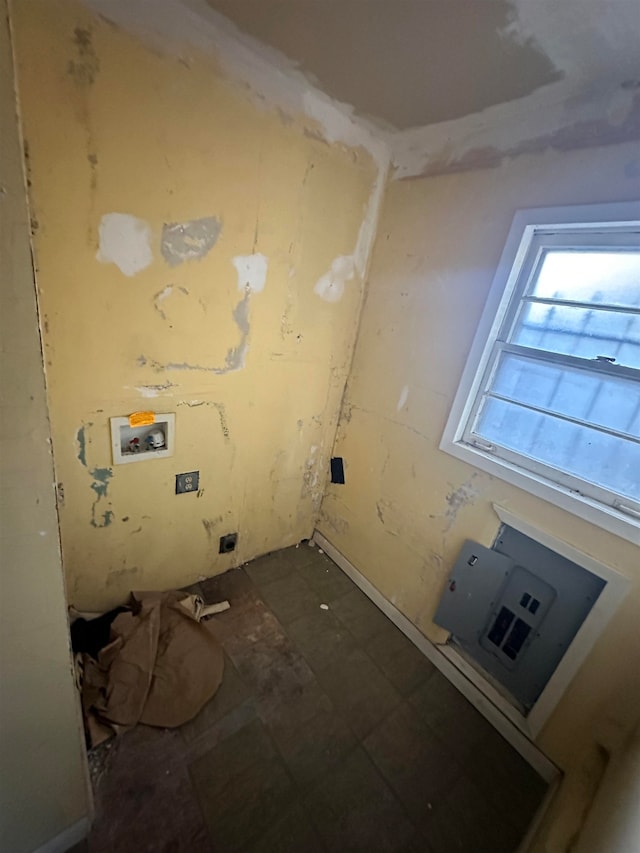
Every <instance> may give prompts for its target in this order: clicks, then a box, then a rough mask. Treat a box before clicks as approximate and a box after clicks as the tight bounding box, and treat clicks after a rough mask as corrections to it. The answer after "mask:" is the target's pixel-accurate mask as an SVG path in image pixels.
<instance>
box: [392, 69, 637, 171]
mask: <svg viewBox="0 0 640 853" xmlns="http://www.w3.org/2000/svg"><path fill="white" fill-rule="evenodd" d="M636 96H637V91H634V90H633V88H629V89H623V88H621V86H620V83H619V81H609V82H604V81H603V82H600V83H599V84H598V85H597V86H594V85H592V86H590V87H588V88H587V90H586V91H585V90H584V89H582V88H581V89H580V90H579V91H577V90H576V84H575V81H574V82H568V81H567V80H562V81H560V82H558V83H554V84H551V85H549V86H545V87H543V88H541V89H538V90H537V91H536V92H533V93H532V94H531V95H528V96H527V97H525V98H520V99H518V100H516V101H509V102H507V103H504V104H497V105H496V106H493V107H488V108H487V109H485V110H483V111H482V112H479V113H473V114H471V115H468V116H465V117H464V118H458V119H452V120H451V121H447V122H440V123H439V124H433V125H429V126H427V127H419V128H410V129H409V130H405V131H399V132H397V133H387V134H386V135H385V138H386V141H387V144H388V145H389V147H390V149H391V159H392V163H393V166H394V167H395V170H394V173H393V177H394V178H397V179H400V178H409V177H414V176H417V175H421V174H423V173H424V172H426V171H428V170H429V169H430V168H432V167H434V166H435V165H438V166H441V167H442V169H441V170H442V171H446V167H447V164H454V163H456V161H460V160H462V158H463V157H464V156H465V154H468V153H469V152H471V151H478V152H482V150H483V149H486V151H487V154H488V155H489V156H490V155H491V152H492V151H495V153H496V155H497V156H500V155H505V156H508V155H509V154H517V153H526V151H525V150H524V148H523V150H522V151H521V152H518V150H517V149H518V146H523V147H524V146H526V143H528V142H531V141H532V140H543V138H544V137H552V136H553V134H555V133H557V132H559V131H563V130H565V129H566V128H571V127H574V126H577V125H580V124H581V123H588V122H603V123H608V124H609V125H610V126H611V127H614V128H615V127H619V126H621V125H622V124H624V122H625V120H626V119H627V118H628V117H629V116H630V114H631V112H632V110H633V109H634V101H635V97H636ZM550 144H551V140H550Z"/></svg>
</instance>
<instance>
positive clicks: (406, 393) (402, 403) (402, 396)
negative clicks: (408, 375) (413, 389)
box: [396, 385, 409, 412]
mask: <svg viewBox="0 0 640 853" xmlns="http://www.w3.org/2000/svg"><path fill="white" fill-rule="evenodd" d="M408 399H409V386H408V385H405V386H404V388H403V389H402V391H401V392H400V397H399V398H398V403H397V405H396V411H397V412H399V411H400V409H402V408H403V407H404V406H405V405H406V402H407V400H408Z"/></svg>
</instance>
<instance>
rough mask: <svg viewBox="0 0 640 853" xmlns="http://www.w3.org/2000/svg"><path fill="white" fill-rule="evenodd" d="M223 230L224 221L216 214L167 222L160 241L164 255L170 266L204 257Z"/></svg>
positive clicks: (163, 227)
mask: <svg viewBox="0 0 640 853" xmlns="http://www.w3.org/2000/svg"><path fill="white" fill-rule="evenodd" d="M221 230H222V222H221V221H220V220H219V219H217V218H216V217H215V216H204V217H203V218H202V219H192V220H190V221H188V222H165V224H164V225H163V226H162V239H161V242H160V251H161V252H162V257H163V258H164V259H165V261H166V262H167V263H168V264H169V266H170V267H177V266H178V265H179V264H183V263H185V261H195V260H199V259H200V258H204V257H205V255H207V254H208V253H209V252H210V251H211V249H213V247H214V246H215V244H216V241H217V240H218V237H219V236H220V231H221Z"/></svg>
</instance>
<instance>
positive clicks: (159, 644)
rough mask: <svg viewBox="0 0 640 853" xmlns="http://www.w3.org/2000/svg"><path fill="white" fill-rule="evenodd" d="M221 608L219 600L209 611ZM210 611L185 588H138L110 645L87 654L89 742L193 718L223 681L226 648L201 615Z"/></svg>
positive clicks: (83, 672) (85, 691)
mask: <svg viewBox="0 0 640 853" xmlns="http://www.w3.org/2000/svg"><path fill="white" fill-rule="evenodd" d="M217 608H219V606H218V605H214V607H213V608H211V610H213V611H214V612H215V609H217ZM207 612H208V608H207V606H206V605H204V604H203V602H202V599H200V598H199V596H195V595H188V596H185V594H184V593H183V592H179V591H171V592H133V593H131V601H130V607H129V609H127V610H125V611H124V612H122V613H119V614H118V615H117V616H116V617H115V619H114V620H113V622H112V623H111V633H110V642H109V643H108V645H106V646H105V647H104V648H102V649H101V650H100V651H99V652H98V655H97V658H93V657H91V656H90V655H88V654H83V655H82V662H81V684H82V708H83V712H84V716H85V721H86V725H87V732H88V737H89V740H90V743H91V746H96V745H97V744H99V743H101V742H102V741H103V740H105V739H106V738H107V737H110V736H111V735H112V734H113V733H114V732H116V733H118V732H121V731H123V730H125V729H127V728H130V727H131V726H134V725H135V724H136V723H145V724H147V725H150V726H161V727H166V728H172V727H174V726H181V725H183V724H184V723H186V722H188V721H189V720H191V719H192V718H193V717H195V716H196V714H197V713H198V712H199V711H200V709H201V708H202V707H203V706H204V705H205V704H206V703H207V702H208V701H209V699H211V697H212V696H213V695H214V694H215V692H216V691H217V689H218V688H219V686H220V684H221V682H222V675H223V671H224V655H223V651H222V647H221V646H220V644H219V643H218V641H217V640H216V639H215V637H214V636H213V635H212V634H211V632H209V631H207V630H206V628H205V627H204V626H203V625H201V624H200V622H199V620H200V619H201V618H203V616H205V615H207Z"/></svg>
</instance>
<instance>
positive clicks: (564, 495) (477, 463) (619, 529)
mask: <svg viewBox="0 0 640 853" xmlns="http://www.w3.org/2000/svg"><path fill="white" fill-rule="evenodd" d="M440 450H442V451H444V452H445V453H448V454H450V455H451V456H455V457H456V458H457V459H460V460H462V461H463V462H466V463H468V464H469V465H473V466H474V467H475V468H480V470H482V471H485V472H486V473H487V474H491V475H492V476H494V477H497V478H498V479H500V480H504V481H505V482H507V483H510V484H511V485H512V486H517V487H518V488H519V489H522V490H523V491H525V492H529V494H532V495H535V496H536V497H539V498H542V499H543V500H545V501H548V502H549V503H551V504H553V505H554V506H557V507H560V508H561V509H564V510H566V511H567V512H570V513H571V514H572V515H575V516H578V518H582V519H583V520H584V521H588V522H589V523H590V524H593V525H595V526H596V527H600V528H601V529H603V530H606V531H608V532H609V533H613V534H614V535H615V536H619V537H620V538H621V539H626V540H627V541H628V542H632V543H633V544H634V545H640V519H634V518H631V517H630V516H628V515H626V514H625V513H623V512H619V511H617V510H615V509H614V508H613V507H608V506H605V505H604V504H599V503H597V502H596V501H593V500H590V499H589V498H586V497H584V496H583V495H580V494H577V493H575V492H571V491H569V490H568V489H565V488H563V487H562V486H559V485H557V484H555V483H552V482H550V481H549V480H546V479H543V478H542V477H537V476H536V475H535V474H532V473H529V472H525V471H523V470H522V469H520V468H516V467H515V466H514V465H511V464H510V463H509V462H506V461H505V460H503V459H497V458H496V457H495V456H493V455H491V454H489V453H485V452H484V451H482V450H481V449H480V448H475V447H470V446H469V445H467V444H462V443H461V442H451V441H449V440H447V439H446V438H444V439H443V441H442V442H441V444H440Z"/></svg>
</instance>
